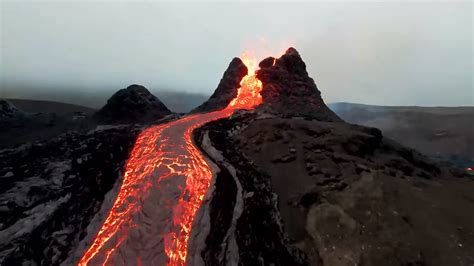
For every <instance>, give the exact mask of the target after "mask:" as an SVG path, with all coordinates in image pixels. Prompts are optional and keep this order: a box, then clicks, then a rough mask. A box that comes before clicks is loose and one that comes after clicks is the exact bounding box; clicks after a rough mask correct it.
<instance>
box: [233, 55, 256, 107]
mask: <svg viewBox="0 0 474 266" xmlns="http://www.w3.org/2000/svg"><path fill="white" fill-rule="evenodd" d="M242 61H243V62H244V64H245V66H247V69H248V71H247V75H246V76H245V77H243V78H242V80H241V81H240V88H239V89H238V90H237V97H235V98H234V99H232V101H231V102H230V103H229V105H228V106H227V109H248V108H253V107H254V106H257V105H259V104H261V103H262V95H260V92H261V91H262V82H261V81H260V80H259V79H257V76H256V75H255V66H256V65H257V61H256V60H255V59H254V58H249V57H247V55H245V54H244V55H243V56H242Z"/></svg>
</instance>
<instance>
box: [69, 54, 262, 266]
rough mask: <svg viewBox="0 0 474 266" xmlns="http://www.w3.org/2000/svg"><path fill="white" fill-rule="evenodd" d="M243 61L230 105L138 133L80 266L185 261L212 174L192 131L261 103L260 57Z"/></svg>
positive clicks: (161, 263)
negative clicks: (114, 194)
mask: <svg viewBox="0 0 474 266" xmlns="http://www.w3.org/2000/svg"><path fill="white" fill-rule="evenodd" d="M243 61H244V63H245V64H246V66H247V68H248V74H247V75H246V76H245V77H244V78H243V79H242V80H241V83H240V85H241V86H240V88H239V89H238V93H237V97H236V98H234V99H233V100H232V101H231V102H230V103H229V105H228V106H227V107H226V108H225V109H223V110H220V111H215V112H209V113H204V114H195V115H190V116H185V117H183V118H181V119H179V120H176V121H172V122H169V123H166V124H161V125H156V126H152V127H149V128H147V129H145V130H144V131H142V132H141V133H140V134H139V136H138V138H137V140H136V142H135V145H134V147H133V149H132V152H131V154H130V157H129V159H128V161H127V164H126V167H125V174H124V178H123V182H122V185H121V187H120V190H119V192H118V195H117V197H116V199H115V202H114V204H113V206H112V208H111V209H110V211H109V213H108V215H107V217H106V219H105V221H104V223H103V224H102V227H101V228H100V229H99V231H98V233H97V235H96V237H95V238H94V240H93V242H92V244H91V245H90V246H89V248H88V249H87V250H86V252H85V253H84V254H83V256H82V257H81V259H80V261H79V262H78V265H130V264H136V265H165V264H166V265H184V264H185V262H186V255H187V246H188V239H189V236H190V232H191V226H192V223H193V220H194V217H195V215H196V212H197V210H198V209H199V207H200V206H201V203H202V200H203V198H204V195H205V194H206V191H207V189H208V188H209V185H210V183H211V179H212V170H211V168H210V166H209V165H208V163H207V161H206V159H205V157H204V156H203V155H202V154H201V153H200V151H199V149H198V148H197V147H196V145H195V144H194V143H193V140H192V132H193V130H194V129H196V128H198V127H200V126H202V125H204V124H205V123H208V122H210V121H213V120H217V119H220V118H224V117H228V116H230V115H231V114H232V113H233V111H234V110H235V109H252V108H254V107H255V106H257V105H259V104H260V103H261V102H262V97H261V95H260V91H261V89H262V82H261V81H260V80H258V79H257V78H256V75H255V65H256V61H255V60H252V59H249V58H247V57H245V56H244V57H243Z"/></svg>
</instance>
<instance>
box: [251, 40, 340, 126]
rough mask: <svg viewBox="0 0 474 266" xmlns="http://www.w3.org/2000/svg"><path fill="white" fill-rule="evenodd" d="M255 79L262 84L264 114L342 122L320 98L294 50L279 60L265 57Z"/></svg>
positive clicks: (288, 51) (303, 64) (319, 93)
mask: <svg viewBox="0 0 474 266" xmlns="http://www.w3.org/2000/svg"><path fill="white" fill-rule="evenodd" d="M259 66H260V70H258V71H257V78H258V79H260V80H261V81H262V83H263V89H262V92H261V94H262V97H263V104H262V105H261V106H260V108H261V109H264V110H265V111H268V112H271V113H276V114H280V115H282V116H283V117H294V116H300V117H307V118H311V119H316V120H319V121H328V122H335V121H342V120H341V119H340V118H339V117H338V116H337V115H336V114H335V113H333V112H332V111H331V110H330V109H329V108H328V107H327V106H326V104H325V103H324V101H323V99H322V98H321V92H320V91H319V90H318V88H317V87H316V84H315V83H314V80H313V79H312V78H310V77H309V76H308V72H306V65H305V63H304V62H303V60H302V59H301V57H300V55H299V53H298V52H297V51H296V49H294V48H292V47H290V48H289V49H288V50H287V51H286V52H285V54H284V55H283V56H281V57H280V58H278V59H275V58H273V57H268V58H266V59H264V60H263V61H262V62H260V64H259Z"/></svg>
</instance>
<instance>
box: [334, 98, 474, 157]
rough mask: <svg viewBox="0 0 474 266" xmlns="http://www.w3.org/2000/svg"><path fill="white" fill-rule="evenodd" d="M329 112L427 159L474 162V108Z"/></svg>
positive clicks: (341, 106)
mask: <svg viewBox="0 0 474 266" xmlns="http://www.w3.org/2000/svg"><path fill="white" fill-rule="evenodd" d="M329 108H331V109H332V110H333V111H334V112H336V113H337V115H339V116H340V117H341V118H342V119H344V120H345V121H347V122H349V123H353V124H360V125H364V126H371V127H376V128H379V129H381V130H382V132H383V134H384V135H385V136H387V137H389V138H392V139H394V140H396V141H398V142H400V143H402V144H404V145H407V146H409V147H412V148H415V149H417V150H419V151H421V152H423V153H425V154H427V155H431V156H443V157H460V158H464V159H466V160H468V161H471V162H472V161H474V125H473V123H472V121H474V107H419V106H374V105H365V104H354V103H332V104H329Z"/></svg>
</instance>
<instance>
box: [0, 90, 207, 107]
mask: <svg viewBox="0 0 474 266" xmlns="http://www.w3.org/2000/svg"><path fill="white" fill-rule="evenodd" d="M116 89H117V88H114V89H108V90H106V89H104V90H100V91H96V92H84V91H83V90H81V89H80V88H71V89H69V90H67V91H66V90H63V91H60V90H48V89H42V88H31V89H28V88H21V89H19V88H2V90H3V91H1V93H0V98H6V99H9V100H12V101H11V102H12V103H13V104H14V105H17V102H16V101H18V100H19V99H28V101H30V100H29V99H35V101H36V102H48V104H47V105H46V106H40V105H31V103H28V104H27V105H26V106H25V108H31V107H30V106H33V108H32V110H47V108H52V107H49V106H48V105H49V103H50V102H57V103H69V104H71V105H77V106H81V107H86V108H88V109H91V110H92V111H95V110H99V109H100V108H102V107H103V106H104V105H105V104H106V103H107V99H109V98H110V96H112V94H114V93H115V91H116ZM39 91H40V92H39ZM150 91H151V93H152V94H153V95H155V96H156V97H158V98H159V99H160V100H161V101H162V102H163V103H164V104H165V105H166V106H167V107H168V108H169V109H170V110H171V111H173V112H177V113H185V112H189V111H191V109H194V108H196V107H197V106H199V105H201V104H202V103H203V102H205V101H206V100H207V99H208V98H209V95H206V94H200V93H191V92H182V91H173V90H153V89H150ZM21 101H23V100H21ZM17 106H18V108H20V109H22V108H23V107H22V106H21V103H19V104H18V105H17ZM36 106H37V107H38V108H37V109H36ZM59 110H61V108H59ZM33 112H34V111H33ZM42 112H44V111H42Z"/></svg>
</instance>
